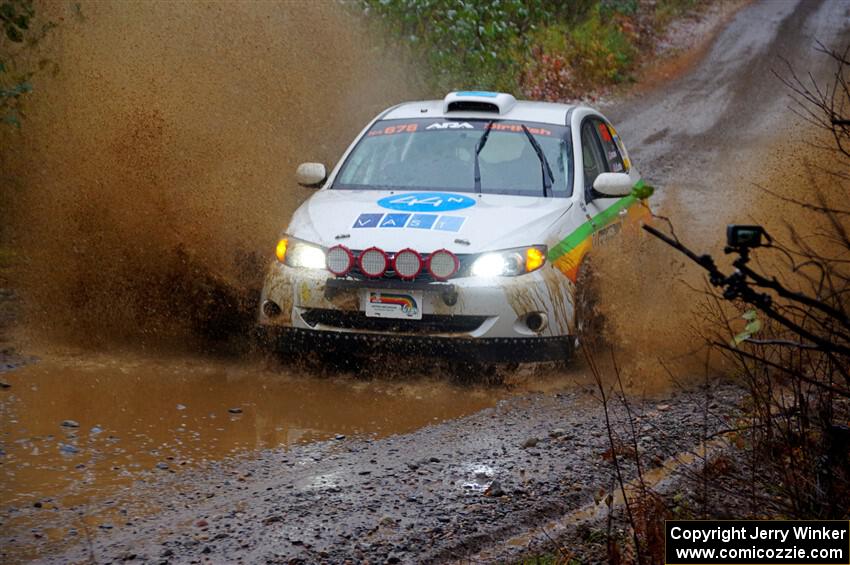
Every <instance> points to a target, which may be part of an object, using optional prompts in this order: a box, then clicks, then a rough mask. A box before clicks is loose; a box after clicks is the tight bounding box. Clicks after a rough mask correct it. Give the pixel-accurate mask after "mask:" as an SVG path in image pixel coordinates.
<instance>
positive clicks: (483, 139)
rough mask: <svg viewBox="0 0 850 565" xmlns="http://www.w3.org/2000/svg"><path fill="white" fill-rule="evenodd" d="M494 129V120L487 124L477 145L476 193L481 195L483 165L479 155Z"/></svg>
mask: <svg viewBox="0 0 850 565" xmlns="http://www.w3.org/2000/svg"><path fill="white" fill-rule="evenodd" d="M491 129H493V120H491V121H489V122H488V123H487V129H485V130H484V133H483V134H481V137H479V138H478V143H476V144H475V193H476V194H480V193H481V164H480V163H479V162H478V154H479V153H481V150H482V149H484V144H485V143H487V138H488V137H490V130H491Z"/></svg>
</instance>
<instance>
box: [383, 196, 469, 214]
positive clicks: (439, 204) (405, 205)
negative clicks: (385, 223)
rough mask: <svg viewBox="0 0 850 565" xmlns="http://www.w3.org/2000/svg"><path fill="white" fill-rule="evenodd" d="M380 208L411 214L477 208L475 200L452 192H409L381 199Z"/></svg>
mask: <svg viewBox="0 0 850 565" xmlns="http://www.w3.org/2000/svg"><path fill="white" fill-rule="evenodd" d="M378 206H381V207H382V208H389V209H390V210H406V211H411V212H447V211H449V210H462V209H463V208H469V207H470V206H475V200H474V199H473V198H470V197H469V196H464V195H463V194H452V193H450V192H409V193H406V194H398V195H395V196H387V197H386V198H381V199H380V200H378Z"/></svg>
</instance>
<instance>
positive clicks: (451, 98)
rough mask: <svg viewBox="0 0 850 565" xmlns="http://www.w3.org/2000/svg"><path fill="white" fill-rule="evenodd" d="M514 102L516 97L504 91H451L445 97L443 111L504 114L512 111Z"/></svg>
mask: <svg viewBox="0 0 850 565" xmlns="http://www.w3.org/2000/svg"><path fill="white" fill-rule="evenodd" d="M514 104H516V98H514V97H513V96H511V95H510V94H505V93H504V92H483V91H478V90H476V91H461V92H449V94H448V95H447V96H446V97H445V98H444V99H443V112H444V113H446V114H448V113H449V112H487V113H491V114H500V115H502V114H507V113H508V112H510V111H511V108H513V107H514Z"/></svg>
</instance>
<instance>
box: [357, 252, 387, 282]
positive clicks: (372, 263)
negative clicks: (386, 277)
mask: <svg viewBox="0 0 850 565" xmlns="http://www.w3.org/2000/svg"><path fill="white" fill-rule="evenodd" d="M359 263H360V270H361V271H362V272H363V274H364V275H366V276H367V277H380V276H382V275H383V274H384V273H385V272H386V271H387V267H388V266H389V263H390V262H389V259H387V254H386V253H384V252H383V251H382V250H380V249H378V248H377V247H370V248H369V249H366V250H365V251H363V253H361V254H360V260H359Z"/></svg>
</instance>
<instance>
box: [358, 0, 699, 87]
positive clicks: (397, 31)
mask: <svg viewBox="0 0 850 565" xmlns="http://www.w3.org/2000/svg"><path fill="white" fill-rule="evenodd" d="M357 3H358V4H359V5H360V6H362V7H363V9H364V11H365V13H366V14H367V15H368V17H370V18H372V19H373V20H374V21H375V23H376V25H380V26H382V27H384V28H385V31H387V32H388V33H389V36H390V37H391V38H393V39H397V40H398V43H399V44H401V45H403V46H404V47H402V49H404V50H405V51H407V55H408V57H409V58H410V59H411V60H412V61H413V62H414V63H415V65H416V66H417V67H418V68H419V69H420V72H421V74H422V76H424V77H426V78H425V79H424V80H425V81H426V83H427V85H428V88H429V89H430V90H432V91H433V92H434V93H444V92H446V91H448V90H453V89H462V88H475V89H489V90H500V91H506V92H513V93H516V94H519V95H522V96H525V97H531V98H536V99H544V100H563V99H572V98H577V97H581V96H583V95H586V94H587V93H588V92H593V91H598V90H599V89H603V88H605V87H609V86H614V85H617V84H622V83H625V82H629V81H632V80H634V72H635V70H636V69H637V68H638V66H639V65H640V64H641V62H642V61H643V60H644V59H645V58H646V56H648V55H650V54H652V53H653V50H654V48H655V45H656V43H657V41H658V38H659V37H660V36H661V35H662V34H663V33H664V30H665V29H666V28H667V26H669V25H670V23H671V22H672V21H674V20H675V19H676V18H678V17H681V16H683V15H685V14H688V13H692V12H694V11H698V10H700V9H701V8H702V7H704V6H705V5H706V2H705V0H654V1H648V0H574V1H570V2H560V1H556V0H503V1H501V2H491V1H488V0H465V1H462V2H456V1H453V0H396V1H387V0H358V2H357Z"/></svg>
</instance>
